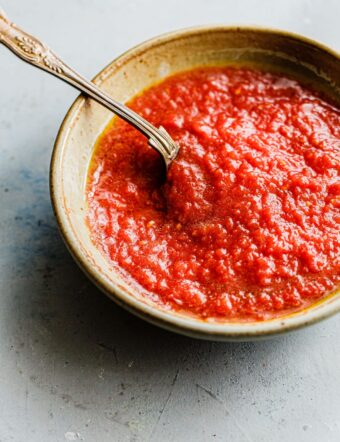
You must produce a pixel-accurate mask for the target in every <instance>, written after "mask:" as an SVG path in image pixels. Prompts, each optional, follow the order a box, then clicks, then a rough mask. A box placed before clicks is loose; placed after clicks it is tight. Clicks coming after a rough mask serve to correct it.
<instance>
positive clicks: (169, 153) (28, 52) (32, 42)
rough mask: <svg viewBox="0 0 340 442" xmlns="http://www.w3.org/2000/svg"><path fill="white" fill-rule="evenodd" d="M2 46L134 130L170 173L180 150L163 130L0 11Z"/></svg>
mask: <svg viewBox="0 0 340 442" xmlns="http://www.w3.org/2000/svg"><path fill="white" fill-rule="evenodd" d="M0 43H3V44H4V45H5V46H7V47H8V48H9V49H10V50H11V51H12V52H13V53H14V54H16V55H17V56H18V57H20V58H21V59H22V60H24V61H26V62H27V63H29V64H31V65H33V66H36V67H38V68H40V69H42V70H43V71H46V72H48V73H50V74H52V75H54V76H56V77H58V78H60V79H61V80H63V81H65V82H66V83H69V84H70V85H72V86H74V87H75V88H77V89H78V90H80V91H81V92H83V93H85V94H86V95H88V96H89V97H91V98H93V99H94V100H95V101H97V102H98V103H100V104H102V105H103V106H105V107H106V108H107V109H109V110H110V111H112V112H113V113H115V114H116V115H118V116H119V117H120V118H122V119H123V120H125V121H127V122H128V123H129V124H131V125H132V126H134V127H135V128H136V129H137V130H139V131H140V132H141V133H142V134H143V135H145V136H146V137H147V139H148V143H149V145H150V146H151V147H152V148H153V149H155V150H156V151H157V152H158V153H160V154H161V156H162V158H163V160H164V163H165V167H166V170H168V167H169V166H170V164H171V163H172V161H173V160H174V159H175V158H176V156H177V154H178V150H179V147H178V145H177V144H176V143H175V142H174V141H173V139H172V138H171V137H170V135H169V134H168V132H167V131H166V130H165V129H164V128H163V127H162V126H160V127H159V128H156V127H155V126H153V125H152V124H151V123H149V122H148V121H147V120H145V119H144V118H143V117H141V116H140V115H138V114H137V113H136V112H134V111H133V110H131V109H129V108H128V107H127V106H125V105H123V104H121V103H118V102H117V101H115V100H113V99H112V98H111V97H110V96H109V95H108V94H107V93H106V92H104V91H103V90H101V89H100V88H99V87H98V86H96V85H95V84H94V83H92V82H90V81H88V80H86V79H85V78H84V77H82V76H81V75H79V74H78V73H77V72H76V71H75V70H74V69H72V68H70V67H69V66H68V65H67V64H65V63H64V62H63V61H62V60H61V59H60V58H59V57H58V56H57V55H56V54H55V53H54V52H52V51H51V49H49V48H48V47H47V46H46V45H45V44H44V43H42V42H41V41H40V40H38V39H37V38H36V37H33V36H32V35H30V34H27V33H26V32H24V31H22V30H21V29H20V28H18V27H17V26H16V25H15V24H14V23H12V22H11V21H10V20H9V19H8V18H7V17H6V15H5V14H4V12H3V11H2V10H1V9H0Z"/></svg>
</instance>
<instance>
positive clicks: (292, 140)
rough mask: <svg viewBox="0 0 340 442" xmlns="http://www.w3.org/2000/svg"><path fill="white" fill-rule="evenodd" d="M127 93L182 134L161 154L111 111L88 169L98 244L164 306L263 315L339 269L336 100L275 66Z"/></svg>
mask: <svg viewBox="0 0 340 442" xmlns="http://www.w3.org/2000/svg"><path fill="white" fill-rule="evenodd" d="M129 106H130V107H131V108H132V109H134V110H135V111H136V112H138V113H140V114H141V115H142V116H144V117H145V118H146V119H147V120H149V121H150V122H151V123H152V124H154V125H155V126H157V127H159V126H163V127H164V128H165V129H166V130H167V131H168V132H169V133H170V135H171V136H172V137H173V139H174V140H175V141H176V142H177V143H178V144H179V146H180V153H179V155H178V157H177V159H176V160H175V162H174V163H173V164H172V165H171V167H170V170H169V172H168V174H167V179H166V182H165V183H164V171H163V167H162V160H161V158H160V156H159V155H158V154H157V153H156V152H155V151H154V150H153V149H152V148H150V147H149V146H148V145H147V140H146V139H145V138H144V137H143V136H142V135H141V134H140V133H139V132H138V131H137V130H135V129H134V128H132V127H131V126H130V125H128V124H127V123H125V122H123V121H122V120H118V119H114V120H113V122H112V123H111V124H110V125H109V126H108V128H107V129H106V130H105V131H104V133H103V134H102V136H101V137H100V139H99V140H98V143H97V146H96V149H95V152H94V156H93V159H92V163H91V166H90V170H89V175H88V183H87V200H88V225H89V228H90V231H91V235H92V238H93V241H94V242H95V244H96V245H97V246H98V247H99V248H100V249H101V250H102V252H103V253H104V254H105V255H106V256H107V258H108V259H109V260H111V262H112V264H113V266H114V267H115V268H116V269H120V270H121V271H122V272H123V274H124V275H125V278H128V280H129V281H130V283H131V284H133V285H135V287H138V290H139V292H140V293H142V294H143V296H145V297H147V298H149V299H150V300H151V301H153V302H155V303H157V304H158V305H160V306H162V307H163V308H165V309H168V310H174V311H178V312H182V313H183V312H184V313H187V314H190V315H194V316H198V317H200V318H212V319H220V320H227V321H236V320H237V321H239V320H265V319H271V318H273V317H277V316H280V315H283V314H286V313H290V312H293V311H296V310H299V309H302V308H304V307H307V306H308V305H310V304H311V303H314V302H316V301H317V300H319V299H321V298H322V297H324V296H326V295H327V294H329V293H331V292H332V291H333V290H335V289H336V287H337V286H338V285H339V283H340V259H339V244H340V238H339V222H340V211H339V206H340V182H339V169H340V111H339V109H338V108H337V107H336V106H335V105H334V104H331V103H329V102H327V101H325V100H324V99H323V98H321V95H319V94H317V93H315V92H313V91H312V90H311V89H308V88H306V87H304V86H302V85H301V84H300V83H298V82H297V81H295V80H293V79H290V78H286V77H285V76H283V75H277V74H271V73H265V72H262V71H260V70H256V69H250V68H236V67H209V68H199V69H194V70H192V71H188V72H184V73H179V74H176V75H174V76H171V77H169V78H167V79H165V80H164V81H163V82H161V83H159V84H157V85H155V86H153V87H151V88H150V89H148V90H146V91H144V92H143V93H142V94H140V95H139V96H137V97H136V98H134V99H133V100H132V101H131V102H130V103H129Z"/></svg>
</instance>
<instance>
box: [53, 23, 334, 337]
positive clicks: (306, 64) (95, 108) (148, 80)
mask: <svg viewBox="0 0 340 442" xmlns="http://www.w3.org/2000/svg"><path fill="white" fill-rule="evenodd" d="M221 64H234V65H235V64H237V65H260V66H262V67H263V66H265V67H266V68H267V69H268V70H271V71H279V72H284V73H288V74H291V75H293V76H295V77H298V78H300V79H301V80H303V81H304V82H307V83H311V82H312V83H313V84H314V85H315V87H317V88H319V89H320V90H322V91H323V92H324V93H326V94H330V95H331V96H332V97H333V99H335V100H336V101H337V102H338V103H340V58H339V54H336V53H335V52H333V51H331V50H330V49H327V48H326V47H324V46H322V45H320V44H318V43H315V42H313V41H311V40H308V39H305V38H303V37H300V36H297V35H293V34H291V33H286V32H281V31H276V30H267V29H261V28H260V29H258V28H249V27H223V26H216V27H200V28H193V29H187V30H183V31H178V32H173V33H170V34H166V35H163V36H160V37H156V38H154V39H152V40H150V41H147V42H146V43H142V44H141V45H139V46H137V47H135V48H133V49H131V50H129V51H128V52H126V53H125V54H123V55H121V56H120V57H118V58H117V59H116V60H114V61H113V62H112V63H110V64H109V65H108V66H107V67H106V68H105V69H104V70H103V71H101V72H100V73H99V74H98V75H97V76H96V77H95V79H94V82H95V83H96V84H97V85H99V86H100V87H101V88H103V89H104V90H106V91H107V92H109V93H110V94H111V95H112V97H113V98H115V99H116V100H118V101H121V102H126V101H128V100H129V99H131V98H132V97H133V96H134V95H136V94H137V93H138V92H140V91H141V90H143V89H145V88H147V87H149V86H151V85H152V84H154V83H156V82H158V81H160V80H162V79H163V78H164V77H166V76H168V75H170V74H173V73H175V72H178V71H183V70H188V69H191V68H194V67H198V66H206V65H221ZM111 118H112V114H111V113H110V112H109V111H108V110H106V109H104V108H103V107H102V106H100V105H99V104H97V103H95V102H94V101H93V100H91V99H88V98H84V97H83V96H80V97H78V98H77V100H76V101H75V102H74V104H73V105H72V107H71V108H70V110H69V111H68V113H67V115H66V117H65V119H64V121H63V123H62V125H61V128H60V131H59V134H58V137H57V140H56V143H55V147H54V151H53V156H52V162H51V178H50V184H51V198H52V203H53V207H54V211H55V214H56V218H57V221H58V224H59V228H60V231H61V234H62V236H63V238H64V240H65V242H66V244H67V246H68V248H69V250H70V252H71V253H72V255H73V257H74V258H75V260H76V261H77V262H78V264H79V265H80V267H81V268H82V269H83V270H84V272H85V273H86V274H87V275H88V277H89V278H90V279H91V280H92V281H93V282H94V283H95V284H96V285H97V286H98V287H99V288H100V289H102V290H103V291H104V292H105V293H106V294H107V295H108V296H109V297H110V298H111V299H113V300H114V301H115V302H117V303H118V304H119V305H121V306H122V307H124V308H126V309H127V310H129V311H131V312H132V313H134V314H136V315H137V316H140V317H141V318H144V319H146V320H147V321H150V322H152V323H154V324H156V325H159V326H161V327H164V328H166V329H169V330H173V331H176V332H179V333H182V334H186V335H190V336H194V337H199V338H205V339H211V340H251V339H256V338H261V337H266V336H271V335H276V334H280V333H284V332H287V331H290V330H293V329H298V328H301V327H304V326H306V325H309V324H312V323H314V322H316V321H319V320H321V319H323V318H326V317H327V316H330V315H331V314H333V313H335V312H337V311H339V310H340V293H339V290H338V291H337V292H336V293H333V294H332V295H329V296H328V297H326V298H324V299H323V300H322V301H320V302H318V303H316V304H314V305H313V306H312V307H310V308H308V309H306V310H302V311H299V312H297V313H294V314H291V315H288V316H285V317H280V318H278V319H273V320H269V321H263V322H243V323H242V322H232V323H231V322H229V323H228V322H216V321H204V320H200V319H195V318H192V317H188V316H185V315H182V314H178V313H174V312H170V311H166V310H163V309H162V308H160V307H159V306H156V305H155V304H153V303H152V302H150V301H148V300H147V299H145V298H143V297H142V296H141V295H140V294H139V293H138V292H137V291H136V289H133V288H131V286H130V285H129V284H128V283H127V282H126V281H124V279H122V277H121V276H120V275H119V274H118V273H116V272H115V271H114V270H112V268H111V266H110V263H109V262H108V260H107V259H106V258H105V257H104V256H103V255H102V253H101V252H100V251H99V250H98V249H97V248H96V247H95V246H94V244H93V243H92V241H91V238H90V235H89V231H88V228H87V226H86V199H85V183H86V176H87V170H88V166H89V162H90V158H91V155H92V151H93V146H94V144H95V142H96V139H97V137H98V136H99V134H100V133H101V132H102V131H103V129H104V128H105V126H106V125H107V123H108V122H109V120H110V119H111Z"/></svg>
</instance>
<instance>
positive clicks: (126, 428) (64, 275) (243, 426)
mask: <svg viewBox="0 0 340 442" xmlns="http://www.w3.org/2000/svg"><path fill="white" fill-rule="evenodd" d="M1 3H2V6H3V8H4V9H5V10H6V11H7V13H8V15H10V16H11V17H12V18H13V19H14V20H15V21H16V22H17V23H19V24H21V25H22V26H23V27H25V28H27V29H28V30H31V31H32V32H34V33H36V34H37V35H39V36H41V38H43V39H44V40H46V41H47V42H49V44H50V46H52V47H53V48H55V50H56V51H57V52H59V53H60V54H61V55H62V56H63V57H64V58H65V59H66V60H68V61H70V62H71V63H72V64H73V65H74V66H75V67H77V68H79V70H80V71H82V72H83V73H84V74H85V75H87V76H89V77H91V76H93V75H94V74H95V73H96V72H97V71H98V70H99V69H101V68H102V67H103V66H104V65H105V64H107V63H108V62H109V61H110V60H111V59H112V58H113V57H115V56H116V55H118V54H119V53H121V52H122V51H124V50H125V49H127V48H129V47H131V46H132V45H134V44H136V43H138V42H140V41H142V40H144V39H146V38H148V37H151V36H153V35H156V34H159V33H162V32H165V31H168V30H171V29H175V28H181V27H185V26H189V25H194V24H203V23H218V22H226V23H233V22H236V23H257V24H266V25H271V26H276V27H282V28H287V29H290V30H295V31H298V32H301V33H304V34H306V35H309V36H312V37H316V38H317V39H319V40H322V41H323V42H324V43H326V44H329V45H331V46H333V47H334V48H336V49H338V50H339V49H340V28H339V16H340V2H338V1H337V0H333V1H325V0H324V1H302V0H300V1H298V0H292V1H288V0H283V1H273V0H266V1H234V0H233V1H226V0H224V1H223V0H221V1H214V0H210V1H204V0H191V1H185V2H184V0H181V1H171V0H170V1H168V2H167V4H166V3H165V2H161V1H152V0H144V1H131V0H129V1H127V0H115V1H114V0H112V1H109V0H97V1H94V0H72V1H69V0H58V1H50V0H48V1H47V0H35V1H33V0H31V1H28V0H2V2H1ZM191 8H193V10H191ZM0 60H1V62H0V66H1V69H0V80H1V82H0V284H1V285H0V287H1V291H0V441H1V442H5V441H12V440H13V441H16V442H31V441H44V442H49V441H64V440H85V441H95V442H97V441H98V442H106V441H119V442H120V441H130V440H131V441H132V440H133V441H149V440H151V441H160V440H163V441H188V442H189V441H206V440H207V441H208V440H212V441H215V440H216V441H233V442H241V441H246V442H249V441H256V442H257V441H265V442H267V441H268V442H272V441H288V440H289V441H294V442H295V441H299V442H300V441H301V442H303V441H308V442H314V441H320V440H323V441H328V442H333V441H334V442H335V441H339V440H340V403H339V395H340V352H339V340H340V324H339V318H338V317H335V318H333V319H330V320H328V321H326V322H324V323H322V324H320V325H317V326H314V327H312V328H310V329H307V330H304V331H300V332H298V333H295V334H292V335H289V336H286V337H282V338H280V339H276V340H272V341H266V342H261V343H248V344H217V343H208V342H200V341H194V340H191V339H189V338H184V337H180V336H176V335H174V334H171V333H167V332H165V331H162V330H159V329H157V328H155V327H152V326H150V325H148V324H146V323H144V322H142V321H140V320H138V319H136V318H134V317H133V316H131V315H129V314H128V313H126V312H124V311H123V310H121V309H120V308H118V307H116V306H115V305H114V304H113V303H112V302H110V301H109V300H108V299H106V298H105V296H104V295H102V294H101V293H99V291H98V290H97V289H95V288H94V287H93V286H92V284H91V283H89V282H88V281H87V279H86V278H85V277H84V276H83V274H82V273H81V272H80V271H79V270H78V268H77V267H76V265H75V264H74V263H73V261H72V259H71V258H70V256H69V254H68V252H67V251H66V249H65V247H64V245H63V243H62V242H61V239H60V237H59V234H58V232H57V229H56V224H55V221H54V218H53V214H52V210H51V207H50V202H49V193H48V168H49V159H50V154H51V150H52V145H53V141H54V139H55V136H56V133H57V130H58V126H59V125H60V123H61V120H62V118H63V115H64V114H65V112H66V110H67V108H68V106H69V105H70V103H71V102H72V100H73V99H74V98H75V96H76V93H75V92H74V91H73V90H71V89H70V88H68V87H67V86H65V85H64V84H63V83H61V82H59V81H58V80H55V79H53V78H49V77H48V76H46V75H45V74H43V73H40V72H39V71H37V70H35V69H33V68H31V67H29V66H26V65H25V64H23V63H22V62H20V61H18V60H17V59H16V58H15V57H14V56H12V55H11V54H10V53H9V52H7V50H5V49H3V48H0Z"/></svg>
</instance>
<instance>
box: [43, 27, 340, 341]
mask: <svg viewBox="0 0 340 442" xmlns="http://www.w3.org/2000/svg"><path fill="white" fill-rule="evenodd" d="M233 31H234V32H256V33H261V34H275V35H277V36H282V37H286V38H289V39H293V40H296V41H298V42H300V43H301V42H302V43H306V44H308V45H311V46H314V47H316V48H317V49H319V50H321V51H322V52H326V53H328V54H329V55H331V56H332V57H335V58H336V59H337V60H338V61H339V63H340V54H339V53H338V52H336V51H335V50H333V49H331V48H329V47H327V46H325V45H323V44H322V43H319V42H318V41H315V40H313V39H310V38H308V37H304V36H301V35H299V34H297V33H294V32H290V31H285V30H280V29H276V28H269V27H266V26H248V25H232V26H227V25H204V26H194V27H189V28H184V29H180V30H176V31H172V32H167V33H164V34H161V35H159V36H156V37H153V38H151V39H148V40H146V41H144V42H142V43H140V44H138V45H136V46H134V47H132V48H131V49H128V50H127V51H125V52H124V53H123V54H121V55H119V56H118V57H116V58H114V59H113V60H112V61H111V62H110V63H108V64H107V65H106V66H105V67H104V68H103V69H102V70H101V71H100V72H99V73H98V74H97V75H96V76H95V77H94V78H93V80H92V81H93V82H94V83H96V84H97V85H100V84H101V83H102V82H103V81H104V80H105V78H107V77H108V76H110V74H111V73H112V72H113V71H114V70H115V69H117V68H118V67H121V66H122V65H124V64H125V63H126V62H128V61H129V60H130V59H132V58H134V57H136V56H138V55H141V54H142V53H144V52H146V51H148V50H149V49H151V48H153V47H157V46H160V45H162V44H165V43H167V42H169V41H171V40H179V39H181V38H186V37H188V36H193V35H195V34H202V33H206V34H209V33H216V32H233ZM86 100H87V98H85V97H84V96H83V95H82V94H81V95H79V96H78V97H77V98H76V99H75V101H74V102H73V104H72V105H71V107H70V108H69V109H68V111H67V113H66V115H65V117H64V119H63V121H62V123H61V126H60V128H59V131H58V134H57V137H56V140H55V143H54V147H53V151H52V157H51V163H50V196H51V202H52V208H53V211H54V214H55V217H56V220H57V225H58V227H59V230H60V233H61V236H62V238H63V240H64V242H65V244H66V246H67V248H68V250H69V251H70V253H71V255H72V256H73V258H74V259H75V261H76V262H77V264H78V265H79V267H80V268H81V269H82V270H83V271H84V273H85V274H86V275H87V276H88V277H89V279H90V280H91V281H92V282H93V283H94V284H95V285H96V286H97V287H98V288H100V289H101V290H102V291H103V292H104V293H105V294H106V295H107V296H108V297H109V298H110V299H112V300H113V301H115V302H116V303H117V304H118V305H120V306H122V307H124V308H125V309H127V310H128V311H130V312H132V313H133V314H135V315H136V316H139V317H141V318H143V319H145V320H147V321H148V322H150V323H153V324H155V325H158V326H160V327H162V328H165V329H168V330H171V331H175V332H178V333H181V334H184V335H188V336H191V337H198V338H201V339H208V340H224V341H226V340H229V341H233V340H234V341H236V340H252V339H257V338H261V337H269V336H275V335H279V334H282V333H286V332H289V331H293V330H297V329H300V328H303V327H305V326H308V325H311V324H314V323H316V322H319V321H321V320H323V319H325V318H327V317H329V316H332V315H333V314H335V313H337V312H339V311H340V296H338V295H339V294H340V292H339V289H336V290H335V292H333V293H332V294H330V295H329V296H326V297H325V298H323V299H322V300H320V301H317V302H316V303H314V304H312V305H311V306H310V307H308V308H307V309H304V310H300V311H298V312H294V313H293V314H290V315H286V316H282V317H278V318H274V319H270V320H266V321H256V322H253V321H251V322H217V321H207V320H202V319H199V318H193V317H190V316H185V315H181V314H178V313H176V312H173V311H168V310H165V309H162V308H161V307H159V306H157V305H156V304H149V303H145V302H143V301H142V300H141V299H139V298H138V297H135V296H133V295H131V294H129V293H127V292H125V291H124V290H122V289H121V288H120V286H119V285H117V284H115V283H113V282H112V281H110V280H109V279H108V278H106V277H105V275H103V274H102V273H101V272H100V271H99V270H98V269H97V268H96V267H94V266H92V265H91V260H90V259H89V257H88V256H87V255H86V254H85V253H84V252H83V251H82V250H81V248H80V247H79V244H78V243H77V239H76V237H75V235H74V232H73V230H72V228H71V227H70V225H69V222H68V218H67V215H66V213H65V210H64V209H63V207H62V205H61V204H60V201H61V198H62V192H61V187H62V185H61V181H60V180H59V178H60V177H61V176H62V169H61V168H59V163H58V159H59V157H60V158H61V157H62V153H63V150H64V146H65V142H66V141H67V137H68V133H69V131H70V130H71V129H72V127H73V125H74V124H76V117H77V114H78V112H79V111H80V110H81V108H82V106H83V105H84V103H85V102H86ZM329 298H332V299H331V302H329V303H328V304H326V305H325V302H326V300H327V299H329Z"/></svg>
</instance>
